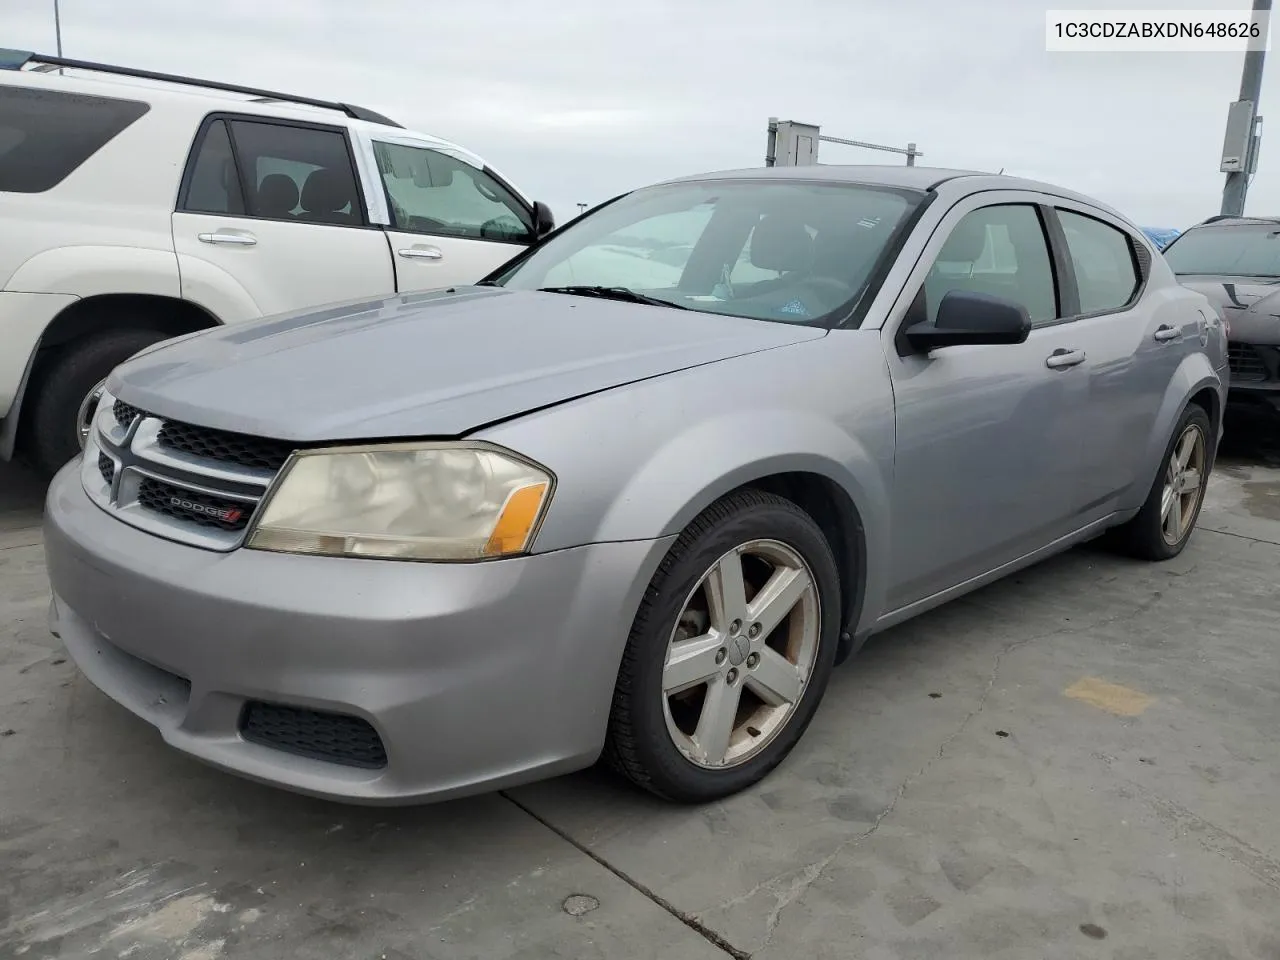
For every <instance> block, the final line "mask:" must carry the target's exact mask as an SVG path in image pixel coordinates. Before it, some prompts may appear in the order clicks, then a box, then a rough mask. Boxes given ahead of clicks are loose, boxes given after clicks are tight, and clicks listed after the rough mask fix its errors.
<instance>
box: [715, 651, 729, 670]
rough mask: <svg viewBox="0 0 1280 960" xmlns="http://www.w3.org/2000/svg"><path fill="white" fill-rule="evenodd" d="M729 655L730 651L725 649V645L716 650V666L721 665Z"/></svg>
mask: <svg viewBox="0 0 1280 960" xmlns="http://www.w3.org/2000/svg"><path fill="white" fill-rule="evenodd" d="M728 656H729V651H727V650H725V648H724V647H721V648H720V649H719V650H717V651H716V666H719V665H720V664H722V663H724V661H725V658H726V657H728Z"/></svg>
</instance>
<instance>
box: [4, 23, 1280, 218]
mask: <svg viewBox="0 0 1280 960" xmlns="http://www.w3.org/2000/svg"><path fill="white" fill-rule="evenodd" d="M1169 5H1170V2H1169V0H1166V2H1165V3H1150V2H1143V0H1128V2H1123V3H1111V2H1107V0H1092V2H1089V3H1078V4H1071V3H1070V2H1063V0H1059V2H1056V3H1053V4H1052V6H1053V7H1056V8H1061V7H1071V6H1076V7H1082V8H1087V9H1116V8H1121V7H1123V8H1165V7H1167V6H1169ZM1173 5H1176V6H1181V7H1186V8H1191V9H1226V10H1230V9H1241V10H1246V9H1247V7H1248V0H1234V2H1233V0H1195V2H1192V3H1182V4H1173ZM1046 6H1048V5H1042V4H1039V3H1036V2H1031V0H984V2H983V3H982V4H981V5H979V4H961V3H956V2H954V0H644V2H643V3H635V2H630V0H543V2H535V0H359V2H352V0H257V2H250V0H213V2H208V0H201V2H195V0H61V10H62V39H63V52H64V55H66V56H68V57H76V58H80V59H86V60H99V61H107V62H121V63H128V64H131V65H137V66H140V67H147V68H150V69H153V70H161V71H168V72H176V73H185V74H187V75H190V76H201V77H206V76H207V77H209V78H213V79H225V80H229V81H235V82H240V83H245V84H252V85H255V86H262V87H267V88H274V89H281V90H286V91H289V92H293V93H299V94H309V95H312V96H318V97H324V98H332V99H335V100H345V101H348V102H354V103H359V104H362V105H365V106H368V107H371V108H374V109H380V110H382V111H384V112H386V113H388V114H390V115H391V116H393V117H395V118H396V119H397V120H399V121H400V122H401V123H402V124H404V125H405V126H406V127H410V128H416V129H419V130H422V131H424V132H428V133H432V134H435V135H437V136H441V137H445V138H447V139H450V140H455V141H457V142H460V143H462V144H463V145H465V146H467V147H469V148H471V149H472V150H475V151H476V152H478V153H480V154H481V155H482V156H484V157H485V159H486V160H488V161H489V162H490V163H491V164H492V165H493V166H495V167H497V168H498V169H499V170H501V171H503V173H505V174H506V175H507V176H508V177H509V178H510V179H512V180H513V181H515V182H516V183H518V184H519V185H520V186H521V187H523V188H524V189H525V190H527V191H528V192H530V193H531V194H533V195H534V196H535V197H536V198H538V199H543V200H546V201H547V202H548V203H550V204H551V206H552V208H553V209H554V210H555V211H556V214H557V217H558V218H559V219H561V220H563V219H566V218H567V217H569V216H571V215H573V214H574V213H576V207H575V204H576V203H578V202H585V203H591V204H594V203H598V202H600V201H603V200H606V199H608V198H609V197H611V196H614V195H616V194H618V193H620V192H622V191H624V190H627V189H629V188H632V187H636V186H640V185H643V184H645V183H649V182H652V181H655V180H660V179H663V178H666V177H671V176H678V175H682V174H689V173H696V172H700V171H706V170H715V169H724V168H734V167H749V166H758V165H762V164H763V156H764V149H765V126H766V123H767V120H768V117H770V116H778V117H781V118H782V119H792V120H799V121H804V122H808V123H817V124H820V125H821V126H822V131H823V132H824V133H827V134H830V135H833V136H838V137H845V138H849V139H855V140H866V141H871V142H875V143H886V144H894V145H899V146H901V145H905V144H906V142H907V141H910V140H914V141H916V142H917V143H918V144H919V149H921V150H923V151H924V158H923V159H922V160H921V161H920V162H921V163H922V164H925V165H929V166H949V167H963V168H972V169H982V170H991V171H997V170H999V169H1000V168H1001V167H1003V168H1005V170H1006V172H1009V173H1017V174H1021V175H1025V176H1031V177H1036V178H1038V179H1043V180H1049V181H1052V182H1055V183H1059V184H1062V185H1064V186H1069V187H1072V188H1075V189H1077V190H1081V191H1083V192H1085V193H1089V194H1092V195H1094V196H1097V197H1099V198H1100V199H1102V200H1105V201H1106V202H1108V203H1111V204H1113V205H1114V206H1116V207H1118V208H1120V209H1121V210H1123V211H1124V212H1125V213H1127V214H1128V215H1129V216H1131V217H1132V218H1134V219H1135V220H1137V221H1139V222H1140V223H1142V224H1144V225H1148V226H1177V227H1184V226H1186V225H1188V224H1190V223H1193V222H1195V221H1197V220H1199V219H1202V218H1204V217H1206V216H1209V215H1211V214H1214V213H1217V212H1218V208H1219V204H1220V202H1221V192H1222V179H1223V178H1222V175H1221V174H1220V173H1218V162H1219V157H1220V154H1221V150H1222V137H1223V128H1224V124H1225V121H1226V110H1227V104H1228V103H1229V102H1230V101H1231V100H1234V99H1235V98H1236V96H1237V95H1238V92H1239V82H1240V67H1241V61H1242V55H1237V54H1224V53H1184V54H1166V53H1116V54H1098V53H1092V54H1081V53H1066V54H1064V53H1054V54H1050V53H1046V52H1045V50H1044V11H1045V8H1046ZM0 37H2V38H3V40H2V41H0V42H2V43H3V45H5V46H10V47H18V48H21V49H36V50H40V51H42V52H52V51H53V49H54V28H53V2H52V0H0ZM1268 110H1274V111H1275V114H1276V121H1277V123H1276V125H1277V127H1278V128H1280V62H1277V63H1276V64H1275V65H1274V66H1273V68H1272V72H1271V75H1270V76H1269V77H1268V78H1267V80H1266V81H1265V84H1264V90H1263V96H1262V105H1261V111H1262V113H1263V114H1266V113H1267V112H1268ZM1276 136H1277V137H1278V138H1280V132H1278V133H1277V135H1276ZM1274 151H1280V139H1278V140H1276V141H1275V143H1274V145H1273V149H1272V151H1270V152H1269V150H1268V148H1267V146H1266V145H1265V144H1264V147H1263V150H1262V154H1261V161H1260V163H1259V170H1258V175H1257V176H1256V177H1255V179H1254V182H1253V185H1252V187H1251V190H1250V194H1249V204H1248V210H1249V212H1251V213H1264V212H1265V213H1271V214H1280V153H1277V152H1274ZM821 159H822V161H823V162H826V163H878V162H894V163H896V162H899V158H898V157H895V156H893V155H890V154H882V153H873V152H869V151H865V150H860V149H855V148H851V147H844V146H838V145H831V144H824V145H823V146H822V151H821ZM1269 161H1271V162H1269Z"/></svg>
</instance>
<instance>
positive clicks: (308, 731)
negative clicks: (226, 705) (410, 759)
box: [240, 700, 387, 770]
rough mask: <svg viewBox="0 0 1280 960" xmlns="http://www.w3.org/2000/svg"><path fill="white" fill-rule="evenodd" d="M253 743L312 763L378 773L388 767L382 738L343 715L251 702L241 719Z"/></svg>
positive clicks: (243, 732)
mask: <svg viewBox="0 0 1280 960" xmlns="http://www.w3.org/2000/svg"><path fill="white" fill-rule="evenodd" d="M240 736H242V737H243V738H244V739H245V740H247V741H248V742H250V743H256V744H258V745H260V746H264V747H271V748H273V749H275V750H283V751H285V752H286V753H292V754H295V755H296V756H300V757H308V758H310V759H312V760H323V761H325V762H326V763H337V764H341V765H343V766H347V767H363V768H364V769H367V770H378V769H381V768H382V767H385V766H386V765H387V751H386V748H385V747H384V746H383V745H382V738H381V737H379V736H378V731H376V730H374V729H373V727H372V725H370V724H369V722H368V721H366V720H362V719H361V718H360V717H352V716H348V715H346V714H342V713H326V712H322V711H320V710H304V709H301V708H299V707H287V706H283V705H282V704H278V703H263V702H261V701H256V700H255V701H250V702H249V703H248V704H246V705H245V708H244V713H242V714H241V717H240Z"/></svg>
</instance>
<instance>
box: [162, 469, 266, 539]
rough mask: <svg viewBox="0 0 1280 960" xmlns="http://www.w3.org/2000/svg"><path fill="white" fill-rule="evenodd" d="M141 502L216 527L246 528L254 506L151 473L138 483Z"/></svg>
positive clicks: (192, 521) (173, 514)
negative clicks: (151, 474) (192, 488)
mask: <svg viewBox="0 0 1280 960" xmlns="http://www.w3.org/2000/svg"><path fill="white" fill-rule="evenodd" d="M138 504H139V505H140V506H143V507H145V508H146V509H148V510H151V511H154V512H155V513H160V514H163V515H165V516H167V517H172V518H173V519H174V520H181V521H186V522H188V523H195V524H199V525H200V526H203V527H213V528H214V529H216V530H243V529H244V528H245V527H246V526H248V525H249V516H250V514H252V512H253V509H252V507H251V506H246V504H244V503H241V502H237V501H235V500H225V499H223V498H221V497H215V496H210V495H209V494H206V493H199V492H195V491H192V490H184V489H183V488H182V487H179V486H176V485H174V484H172V483H165V482H164V481H162V480H155V479H153V478H151V477H143V478H142V480H141V482H140V483H139V484H138Z"/></svg>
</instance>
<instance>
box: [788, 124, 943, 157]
mask: <svg viewBox="0 0 1280 960" xmlns="http://www.w3.org/2000/svg"><path fill="white" fill-rule="evenodd" d="M820 143H838V144H840V145H842V146H846V147H861V148H862V149H864V150H882V151H884V152H886V153H899V154H904V155H905V156H906V158H907V166H908V167H914V166H915V165H916V157H923V156H924V154H923V153H921V152H920V151H919V150H917V149H916V145H915V144H914V143H908V144H907V145H906V147H888V146H885V145H884V144H880V143H867V142H866V141H865V140H846V139H845V138H844V137H829V136H827V135H825V134H824V133H822V130H821V128H820V127H818V125H817V124H813V123H797V122H796V121H794V120H779V119H778V118H777V117H770V118H769V128H768V138H767V140H766V146H765V156H764V164H765V166H766V167H803V166H809V165H811V164H816V163H817V162H818V145H819V144H820Z"/></svg>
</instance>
